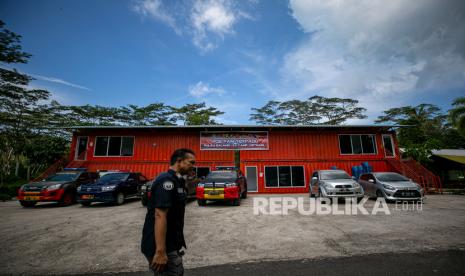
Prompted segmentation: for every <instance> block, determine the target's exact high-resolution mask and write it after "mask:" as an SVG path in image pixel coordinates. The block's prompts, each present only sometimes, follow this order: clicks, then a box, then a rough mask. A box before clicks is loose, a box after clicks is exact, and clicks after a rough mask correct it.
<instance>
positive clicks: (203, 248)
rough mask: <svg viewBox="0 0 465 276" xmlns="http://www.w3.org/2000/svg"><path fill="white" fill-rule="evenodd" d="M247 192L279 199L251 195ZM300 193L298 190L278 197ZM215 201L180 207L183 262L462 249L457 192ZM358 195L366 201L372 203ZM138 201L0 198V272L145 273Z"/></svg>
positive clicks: (464, 236) (464, 199)
mask: <svg viewBox="0 0 465 276" xmlns="http://www.w3.org/2000/svg"><path fill="white" fill-rule="evenodd" d="M255 197H261V198H267V197H279V196H277V195H257V196H255ZM286 197H293V198H298V197H302V198H305V200H306V201H308V198H307V197H306V195H286ZM253 198H254V196H249V198H247V199H246V200H243V202H242V205H241V206H240V207H233V206H225V205H221V204H217V203H213V204H209V205H208V206H206V207H199V206H197V204H196V203H195V202H190V203H189V204H188V206H187V210H186V221H185V235H186V241H187V246H188V249H187V250H186V255H185V257H184V265H185V267H186V268H195V267H202V266H208V265H220V264H226V263H243V262H256V261H265V260H298V259H306V258H308V259H315V258H316V259H319V258H324V257H339V256H356V255H367V254H374V253H386V252H396V253H398V252H419V251H422V252H423V251H435V250H448V249H458V250H465V196H453V195H432V196H428V198H427V200H426V201H425V204H424V205H423V209H422V210H408V211H407V210H400V209H398V208H397V209H396V205H394V204H390V205H389V208H390V212H391V214H390V215H385V214H377V215H362V214H358V215H302V214H300V213H299V212H297V211H296V210H293V211H292V210H291V211H290V212H289V215H286V216H285V215H264V214H261V215H254V212H253V201H254V199H253ZM373 204H374V201H368V202H367V204H366V206H368V207H370V206H373ZM145 212H146V210H145V208H144V207H143V206H142V205H141V204H140V202H139V201H137V200H135V201H131V202H128V203H126V204H124V205H122V206H111V205H106V204H95V205H93V206H91V207H81V206H80V205H73V206H69V207H57V206H56V205H54V204H48V203H41V204H39V205H38V206H36V207H35V208H23V207H21V206H20V205H19V203H18V202H16V201H8V202H0V222H1V226H0V266H1V267H2V268H1V271H0V274H4V273H5V274H28V275H29V274H80V273H100V272H134V271H146V270H147V264H146V261H145V259H144V257H143V255H142V254H141V253H140V238H141V229H142V224H143V219H144V216H145Z"/></svg>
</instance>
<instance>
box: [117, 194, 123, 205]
mask: <svg viewBox="0 0 465 276" xmlns="http://www.w3.org/2000/svg"><path fill="white" fill-rule="evenodd" d="M123 203H124V194H123V193H117V194H116V205H122V204H123Z"/></svg>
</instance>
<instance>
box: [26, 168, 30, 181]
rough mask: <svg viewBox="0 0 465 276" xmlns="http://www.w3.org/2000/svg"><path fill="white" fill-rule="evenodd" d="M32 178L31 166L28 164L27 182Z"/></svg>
mask: <svg viewBox="0 0 465 276" xmlns="http://www.w3.org/2000/svg"><path fill="white" fill-rule="evenodd" d="M30 180H31V166H27V182H29V181H30Z"/></svg>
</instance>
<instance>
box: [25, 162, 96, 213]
mask: <svg viewBox="0 0 465 276" xmlns="http://www.w3.org/2000/svg"><path fill="white" fill-rule="evenodd" d="M97 178H98V175H97V173H94V172H87V171H85V169H71V168H70V169H65V170H64V171H62V172H58V173H56V174H54V175H51V176H49V177H47V178H45V179H44V180H42V181H40V182H32V183H28V184H25V185H23V186H21V188H20V189H19V190H18V200H19V203H20V204H21V205H22V206H24V207H33V206H34V205H36V204H37V202H43V201H51V202H58V204H59V205H60V206H68V205H71V204H73V203H75V202H76V191H77V188H78V187H79V186H80V185H83V184H88V183H93V182H95V181H96V179H97Z"/></svg>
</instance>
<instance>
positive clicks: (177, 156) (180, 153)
mask: <svg viewBox="0 0 465 276" xmlns="http://www.w3.org/2000/svg"><path fill="white" fill-rule="evenodd" d="M188 154H192V155H194V156H195V153H194V151H193V150H191V149H185V148H182V149H177V150H175V151H174V152H173V154H172V155H171V159H170V166H173V165H174V164H176V162H177V161H178V160H184V159H186V158H187V155H188Z"/></svg>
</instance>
